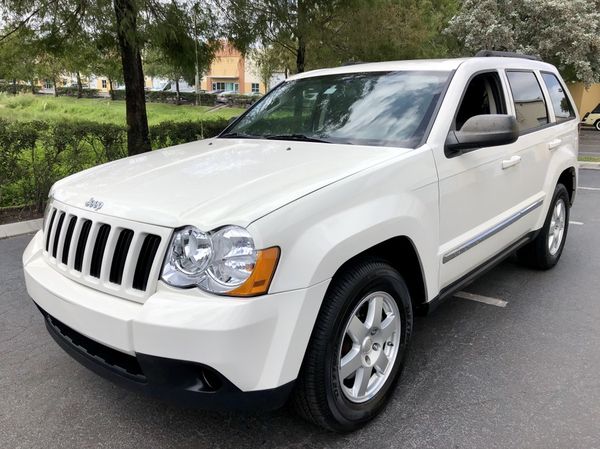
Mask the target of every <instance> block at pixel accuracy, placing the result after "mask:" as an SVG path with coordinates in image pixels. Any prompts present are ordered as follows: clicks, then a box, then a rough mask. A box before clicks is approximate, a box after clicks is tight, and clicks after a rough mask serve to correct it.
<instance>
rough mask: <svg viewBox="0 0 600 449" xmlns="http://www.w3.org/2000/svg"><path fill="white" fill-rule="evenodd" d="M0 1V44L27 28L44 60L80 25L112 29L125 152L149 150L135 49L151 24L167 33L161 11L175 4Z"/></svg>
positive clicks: (101, 30) (144, 39)
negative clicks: (122, 94) (0, 30)
mask: <svg viewBox="0 0 600 449" xmlns="http://www.w3.org/2000/svg"><path fill="white" fill-rule="evenodd" d="M0 5H1V9H0V16H1V17H0V19H1V20H2V22H3V23H5V24H7V25H6V27H5V28H6V29H5V32H4V34H2V35H0V45H2V42H4V41H6V40H7V39H9V38H10V36H12V35H13V34H16V33H18V32H19V31H20V30H21V29H24V28H29V29H31V30H32V31H33V32H34V35H35V36H36V38H37V40H38V41H39V42H40V43H43V46H42V47H43V48H44V53H43V55H44V56H45V57H46V59H47V60H48V61H50V58H51V57H54V58H56V57H60V56H64V55H63V54H62V53H61V52H63V51H64V50H65V48H66V45H65V42H66V41H67V40H68V39H73V38H76V37H79V36H81V30H86V32H87V33H89V35H90V36H92V37H93V36H95V35H96V34H106V33H110V34H113V35H114V36H115V40H116V42H117V43H118V46H117V48H118V50H119V55H120V59H121V63H122V73H123V79H124V81H125V90H126V118H127V147H128V153H129V154H130V155H131V154H137V153H141V152H145V151H150V149H151V148H150V139H149V135H148V119H147V115H146V103H145V91H144V86H145V83H144V72H143V67H142V57H141V54H142V50H143V48H144V45H145V44H146V42H147V40H148V35H147V34H146V31H147V29H148V27H149V25H151V24H152V25H155V26H154V31H156V30H158V31H159V32H161V33H162V32H165V33H168V28H169V27H165V26H161V24H164V23H165V22H166V17H167V14H166V11H168V10H169V8H171V6H172V5H174V7H177V8H180V9H183V7H182V5H181V4H178V3H176V2H175V1H172V2H171V3H168V4H165V3H164V2H162V1H161V0H113V1H111V0H98V1H91V0H64V1H58V0H3V1H2V3H1V4H0ZM142 7H143V14H142V13H141V9H142ZM111 11H112V14H110V12H111ZM207 11H210V10H209V9H207Z"/></svg>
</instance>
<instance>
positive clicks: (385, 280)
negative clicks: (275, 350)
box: [292, 259, 413, 432]
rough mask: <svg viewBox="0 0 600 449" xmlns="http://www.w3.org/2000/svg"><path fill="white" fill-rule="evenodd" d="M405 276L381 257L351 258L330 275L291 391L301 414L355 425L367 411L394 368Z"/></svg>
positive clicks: (406, 322)
mask: <svg viewBox="0 0 600 449" xmlns="http://www.w3.org/2000/svg"><path fill="white" fill-rule="evenodd" d="M412 316H413V315H412V305H411V300H410V295H409V292H408V289H407V287H406V284H405V282H404V280H403V279H402V277H401V276H400V274H399V273H398V272H397V271H396V270H394V269H393V268H392V267H390V266H389V265H388V264H387V263H385V262H384V261H381V260H377V259H369V260H365V261H362V262H359V263H356V264H354V265H352V266H350V267H348V268H347V269H346V270H344V272H342V273H340V274H339V275H338V276H336V278H335V279H334V280H333V281H332V285H331V286H330V288H329V290H328V292H327V295H326V297H325V299H324V300H323V306H322V307H321V311H320V312H319V317H318V318H317V322H316V323H315V327H314V330H313V334H312V337H311V341H310V343H309V347H308V349H307V352H306V355H305V358H304V363H303V366H302V369H301V372H300V376H299V378H298V381H297V384H296V388H295V391H294V395H293V399H292V400H293V404H294V406H295V408H296V410H297V411H298V412H299V414H300V415H301V416H303V417H304V418H305V419H307V420H309V421H312V422H313V423H315V424H317V425H320V426H322V427H325V428H327V429H330V430H334V431H339V432H347V431H352V430H355V429H357V428H359V427H361V426H362V425H364V424H365V423H366V422H368V421H369V420H370V419H372V418H373V417H375V416H376V415H377V413H378V412H379V411H380V410H381V408H382V407H383V406H384V404H385V402H386V401H387V399H388V397H389V395H390V393H391V391H392V388H393V386H394V384H395V382H396V380H397V378H398V376H399V374H400V372H401V369H402V365H403V362H404V359H405V356H406V352H407V348H408V343H409V341H410V336H411V333H412Z"/></svg>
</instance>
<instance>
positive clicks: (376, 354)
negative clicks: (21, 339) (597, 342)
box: [23, 54, 579, 431]
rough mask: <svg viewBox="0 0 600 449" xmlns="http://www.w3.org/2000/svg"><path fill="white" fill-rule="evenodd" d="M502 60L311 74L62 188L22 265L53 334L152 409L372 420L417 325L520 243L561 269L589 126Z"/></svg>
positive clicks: (528, 73)
mask: <svg viewBox="0 0 600 449" xmlns="http://www.w3.org/2000/svg"><path fill="white" fill-rule="evenodd" d="M510 56H511V55H501V56H498V55H495V54H492V55H491V56H490V55H489V54H488V55H486V56H480V57H474V58H466V59H449V60H429V61H425V60H422V61H400V62H385V63H372V64H361V65H353V66H346V67H340V68H334V69H325V70H316V71H313V72H308V73H302V74H299V75H296V76H293V77H291V78H289V79H287V80H286V81H285V82H283V83H281V84H280V85H278V86H277V87H275V88H274V89H273V90H272V91H271V92H270V93H269V94H267V95H266V96H265V97H264V98H263V99H261V100H260V101H259V102H258V103H257V104H256V105H255V106H254V107H252V108H251V109H249V110H248V111H247V112H246V113H245V114H244V115H243V116H241V117H240V118H238V119H237V120H236V121H235V122H233V123H232V124H231V125H230V126H229V127H228V128H227V129H226V130H225V131H224V132H223V133H222V134H221V135H220V136H218V137H217V138H213V139H208V140H204V141H200V142H193V143H188V144H185V145H178V146H175V147H173V148H169V149H165V150H160V151H154V152H151V153H146V154H142V155H139V156H134V157H130V158H126V159H123V160H119V161H115V162H111V163H108V164H105V165H103V166H100V167H96V168H92V169H89V170H86V171H84V172H81V173H78V174H75V175H73V176H70V177H68V178H66V179H63V180H62V181H59V182H57V183H56V184H55V185H54V186H53V188H52V190H51V193H50V198H49V203H48V210H47V214H46V217H45V222H44V229H43V230H42V231H40V232H39V233H37V234H36V235H35V237H34V238H33V240H32V242H31V243H30V244H29V246H28V247H27V249H26V251H25V254H24V256H23V263H24V269H25V279H26V283H27V290H28V292H29V294H30V296H31V297H32V298H33V300H34V301H35V303H36V304H37V306H38V307H39V309H40V310H41V312H42V314H43V315H44V317H45V320H46V325H47V327H48V330H49V332H50V334H51V335H52V337H54V339H55V340H56V341H57V342H58V344H59V345H61V346H62V347H63V348H64V349H65V350H66V351H67V352H69V353H70V354H71V355H72V356H73V357H75V358H76V359H77V360H78V361H80V362H81V363H83V364H84V365H86V366H88V367H89V368H91V369H92V370H94V371H95V372H97V373H98V374H100V375H103V376H105V377H108V378H110V379H113V380H115V381H117V382H119V383H121V384H123V385H127V386H129V387H131V388H134V389H137V390H141V391H146V392H149V393H152V394H154V395H157V396H159V397H162V398H166V399H169V400H177V401H179V402H183V403H184V404H187V405H193V406H199V407H206V408H237V409H273V408H276V407H279V406H281V405H283V404H284V403H285V402H286V401H287V400H288V399H290V400H291V401H292V402H293V404H294V405H295V407H296V408H297V410H298V411H299V412H300V414H301V415H303V416H304V417H306V418H307V419H309V420H311V421H313V422H315V423H317V424H319V425H321V426H324V427H326V428H329V429H333V430H337V431H348V430H353V429H356V428H358V427H359V426H361V425H363V424H364V423H365V422H367V421H368V420H369V419H371V418H373V417H374V416H375V415H376V413H377V412H378V411H379V410H380V409H381V408H382V406H383V405H384V403H385V402H386V400H387V399H388V397H389V396H390V395H391V393H392V391H393V387H394V384H395V382H396V380H397V379H398V377H399V375H400V372H401V371H402V366H403V363H404V361H405V359H406V355H407V349H408V347H409V343H410V340H411V333H412V330H413V316H414V314H415V313H416V312H419V311H427V310H431V309H432V308H433V307H434V306H435V305H437V304H438V303H439V302H440V301H441V300H443V299H445V298H448V297H451V296H452V294H453V292H456V291H457V289H459V288H461V287H463V286H464V285H465V284H467V283H468V282H470V281H472V280H473V279H474V278H475V276H477V275H478V274H480V273H482V272H483V271H485V270H486V269H489V268H490V267H492V266H493V265H494V264H496V263H497V262H499V261H500V260H502V259H503V258H505V257H506V256H507V255H509V254H511V253H513V252H514V251H516V250H518V255H519V256H520V258H521V259H522V260H523V261H524V262H526V263H527V264H528V265H530V266H533V267H537V268H539V269H548V268H551V267H552V266H553V265H555V264H556V263H557V261H558V259H559V258H560V255H561V252H562V250H563V246H564V244H565V239H566V236H567V229H568V225H569V208H570V206H571V204H572V202H573V198H574V196H575V191H576V185H577V183H576V179H577V145H578V135H577V133H578V123H579V120H578V117H577V113H576V111H575V109H574V108H573V106H572V104H573V102H572V99H571V97H570V96H569V93H568V90H567V89H565V88H564V82H563V81H562V80H561V77H560V75H559V74H558V72H557V70H556V68H555V67H553V66H552V65H549V64H546V63H543V62H540V61H534V60H531V59H527V58H519V57H514V56H513V57H510Z"/></svg>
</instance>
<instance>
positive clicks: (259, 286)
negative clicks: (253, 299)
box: [227, 246, 279, 296]
mask: <svg viewBox="0 0 600 449" xmlns="http://www.w3.org/2000/svg"><path fill="white" fill-rule="evenodd" d="M278 261H279V248H278V247H276V246H274V247H272V248H267V249H261V250H260V251H257V252H256V265H255V266H254V271H253V272H252V274H251V275H250V277H249V278H248V280H247V281H246V282H244V283H243V284H242V285H240V286H239V287H238V288H236V289H235V290H232V291H230V292H229V293H227V295H229V296H257V295H262V294H264V293H267V291H268V290H269V286H270V285H271V280H272V279H273V275H274V274H275V268H277V262H278Z"/></svg>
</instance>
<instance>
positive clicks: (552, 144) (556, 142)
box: [548, 139, 562, 151]
mask: <svg viewBox="0 0 600 449" xmlns="http://www.w3.org/2000/svg"><path fill="white" fill-rule="evenodd" d="M561 143H562V140H560V139H554V140H551V141H550V142H548V149H549V150H550V151H552V150H556V149H557V148H558V147H559V146H560V144H561Z"/></svg>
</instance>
